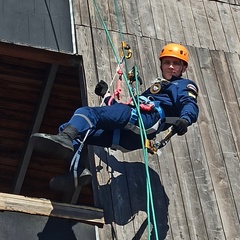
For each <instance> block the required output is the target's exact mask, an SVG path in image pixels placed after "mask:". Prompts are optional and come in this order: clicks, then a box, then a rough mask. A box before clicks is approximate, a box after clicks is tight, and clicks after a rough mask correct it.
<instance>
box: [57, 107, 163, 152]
mask: <svg viewBox="0 0 240 240" xmlns="http://www.w3.org/2000/svg"><path fill="white" fill-rule="evenodd" d="M131 111H132V107H131V106H128V105H126V104H123V103H116V104H113V105H111V106H103V107H81V108H78V109H77V110H76V111H75V112H74V114H73V116H72V117H71V119H70V120H69V122H67V123H65V124H63V125H61V126H60V131H62V130H63V129H64V127H65V126H66V125H68V124H71V125H72V126H73V127H75V128H76V129H77V130H78V132H79V135H80V136H81V137H82V138H83V137H84V136H85V134H86V132H87V131H88V130H90V132H89V136H88V138H87V140H86V142H85V143H86V144H90V145H96V146H101V147H111V146H112V140H113V133H114V130H115V129H121V131H120V139H119V145H120V146H121V148H124V149H126V150H129V151H130V150H131V151H132V150H136V149H140V148H142V143H141V137H140V135H139V134H135V133H134V132H132V131H131V130H125V129H124V127H125V126H126V125H127V123H128V122H129V119H130V117H131ZM141 117H142V121H143V124H144V126H145V128H146V129H148V128H150V127H151V126H153V125H154V124H155V123H156V122H157V121H158V120H159V118H160V116H159V113H158V112H157V111H155V110H152V111H150V112H141ZM157 133H158V132H155V133H153V134H151V135H148V138H149V139H152V138H154V137H155V136H156V134H157Z"/></svg>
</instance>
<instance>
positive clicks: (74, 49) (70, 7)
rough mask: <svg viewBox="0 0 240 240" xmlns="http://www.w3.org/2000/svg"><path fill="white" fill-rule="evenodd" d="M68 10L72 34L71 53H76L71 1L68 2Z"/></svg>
mask: <svg viewBox="0 0 240 240" xmlns="http://www.w3.org/2000/svg"><path fill="white" fill-rule="evenodd" d="M69 9H70V18H71V33H72V45H73V53H74V54H76V53H77V45H76V44H77V43H76V34H75V25H74V14H73V3H72V0H69Z"/></svg>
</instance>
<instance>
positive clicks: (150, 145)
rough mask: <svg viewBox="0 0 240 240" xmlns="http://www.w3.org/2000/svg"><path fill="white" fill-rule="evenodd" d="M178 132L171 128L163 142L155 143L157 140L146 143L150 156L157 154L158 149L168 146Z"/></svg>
mask: <svg viewBox="0 0 240 240" xmlns="http://www.w3.org/2000/svg"><path fill="white" fill-rule="evenodd" d="M175 133H176V132H175V131H174V130H173V127H172V126H171V127H170V128H169V130H168V132H167V134H166V135H165V137H164V138H163V139H162V140H161V141H155V140H148V139H146V141H145V147H146V148H147V149H148V153H150V154H157V151H158V149H160V148H162V147H164V146H166V144H167V143H168V142H169V141H170V139H171V137H172V136H173V135H174V134H175Z"/></svg>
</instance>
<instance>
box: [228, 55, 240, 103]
mask: <svg viewBox="0 0 240 240" xmlns="http://www.w3.org/2000/svg"><path fill="white" fill-rule="evenodd" d="M226 59H227V63H228V67H229V74H230V77H231V80H232V82H233V86H234V92H235V94H236V97H237V101H238V105H239V106H240V97H239V96H240V81H239V76H240V56H239V54H237V53H226Z"/></svg>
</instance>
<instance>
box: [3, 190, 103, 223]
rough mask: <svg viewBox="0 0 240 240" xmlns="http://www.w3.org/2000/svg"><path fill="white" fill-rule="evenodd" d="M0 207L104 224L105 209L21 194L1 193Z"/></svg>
mask: <svg viewBox="0 0 240 240" xmlns="http://www.w3.org/2000/svg"><path fill="white" fill-rule="evenodd" d="M0 209H1V210H2V211H16V212H22V213H28V214H33V215H42V216H52V217H59V218H66V219H74V220H78V221H83V222H87V223H89V224H93V225H99V226H103V224H104V220H103V211H102V210H101V209H97V208H91V207H84V206H76V205H70V204H63V203H56V202H51V201H50V200H47V199H35V198H29V197H24V196H20V195H12V194H7V193H0Z"/></svg>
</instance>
